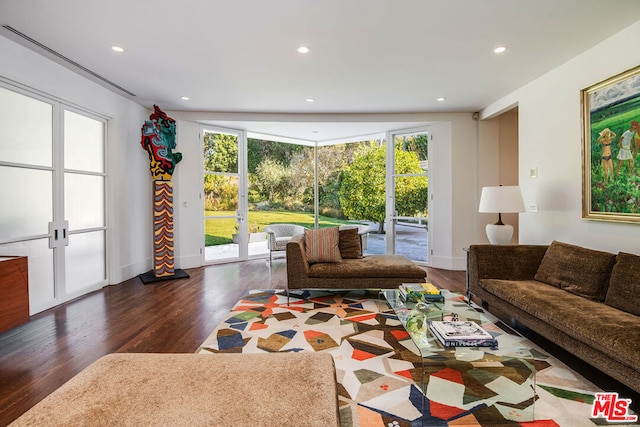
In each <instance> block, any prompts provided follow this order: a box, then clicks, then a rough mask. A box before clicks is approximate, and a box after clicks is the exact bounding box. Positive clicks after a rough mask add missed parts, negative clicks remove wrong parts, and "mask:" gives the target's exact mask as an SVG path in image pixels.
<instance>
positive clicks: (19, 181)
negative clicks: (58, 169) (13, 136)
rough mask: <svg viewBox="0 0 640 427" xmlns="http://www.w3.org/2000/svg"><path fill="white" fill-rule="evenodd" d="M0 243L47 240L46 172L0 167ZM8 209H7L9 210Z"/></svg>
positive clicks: (48, 201) (48, 196)
mask: <svg viewBox="0 0 640 427" xmlns="http://www.w3.org/2000/svg"><path fill="white" fill-rule="evenodd" d="M0 182H3V183H11V184H10V185H6V184H5V185H0V200H2V206H3V209H0V241H6V240H20V239H23V238H31V237H33V236H47V235H48V233H49V225H48V224H49V222H51V221H52V220H53V196H52V194H51V190H52V188H53V178H52V172H51V171H50V170H38V169H29V168H23V167H11V166H0ZM9 207H11V208H9Z"/></svg>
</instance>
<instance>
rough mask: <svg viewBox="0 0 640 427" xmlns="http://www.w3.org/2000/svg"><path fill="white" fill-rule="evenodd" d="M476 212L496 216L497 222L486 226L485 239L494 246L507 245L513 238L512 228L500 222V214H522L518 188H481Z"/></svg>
mask: <svg viewBox="0 0 640 427" xmlns="http://www.w3.org/2000/svg"><path fill="white" fill-rule="evenodd" d="M478 212H481V213H497V214H498V222H496V223H495V224H487V227H486V231H487V238H489V242H491V243H492V244H494V245H506V244H508V243H509V242H510V241H511V236H513V227H512V226H511V225H508V224H504V223H503V222H502V214H503V213H513V212H524V202H523V201H522V194H521V193H520V187H518V186H517V185H513V186H499V187H482V194H481V195H480V207H479V208H478Z"/></svg>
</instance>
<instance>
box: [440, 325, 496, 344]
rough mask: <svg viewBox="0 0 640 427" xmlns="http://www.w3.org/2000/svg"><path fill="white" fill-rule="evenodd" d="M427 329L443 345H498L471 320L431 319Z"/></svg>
mask: <svg viewBox="0 0 640 427" xmlns="http://www.w3.org/2000/svg"><path fill="white" fill-rule="evenodd" d="M429 329H430V330H431V332H432V333H433V335H434V336H435V337H436V338H438V341H440V343H441V344H442V345H443V346H445V347H497V346H498V340H496V339H495V338H494V337H493V336H491V334H489V333H488V332H487V331H485V330H484V329H482V327H480V326H479V325H478V324H477V323H475V322H471V321H446V320H443V321H432V322H429Z"/></svg>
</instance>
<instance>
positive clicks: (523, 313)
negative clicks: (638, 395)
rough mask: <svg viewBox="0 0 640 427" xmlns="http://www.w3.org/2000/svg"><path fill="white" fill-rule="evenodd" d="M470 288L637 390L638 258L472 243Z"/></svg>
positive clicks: (559, 246) (557, 245)
mask: <svg viewBox="0 0 640 427" xmlns="http://www.w3.org/2000/svg"><path fill="white" fill-rule="evenodd" d="M469 290H470V291H471V293H472V294H473V295H475V296H476V297H479V298H480V299H481V300H482V302H483V303H484V304H485V305H488V309H489V311H491V310H492V308H495V309H498V310H499V311H501V312H502V313H504V314H506V315H508V316H511V317H512V318H514V319H516V320H517V321H519V322H521V323H522V324H524V325H525V326H527V327H528V328H530V329H532V330H533V331H535V332H537V333H538V334H540V335H542V336H543V337H545V338H547V339H549V340H550V341H552V342H554V343H555V344H557V345H559V346H560V347H562V348H564V349H566V350H567V351H569V352H570V353H573V354H574V355H575V356H577V357H579V358H581V359H583V360H584V361H585V362H587V363H589V364H590V365H592V366H594V367H596V368H597V369H599V370H601V371H602V372H604V373H606V374H607V375H609V376H610V377H612V378H615V379H616V380H618V381H620V382H621V383H623V384H625V385H627V386H629V387H630V388H631V389H633V390H634V391H636V392H640V256H637V255H633V254H628V253H624V252H621V253H619V254H617V255H615V254H611V253H608V252H602V251H596V250H592V249H587V248H583V247H580V246H575V245H569V244H566V243H561V242H555V241H554V242H553V243H552V244H551V245H549V246H537V245H510V246H502V245H471V247H470V248H469Z"/></svg>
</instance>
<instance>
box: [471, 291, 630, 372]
mask: <svg viewBox="0 0 640 427" xmlns="http://www.w3.org/2000/svg"><path fill="white" fill-rule="evenodd" d="M481 286H482V287H483V288H484V289H485V290H487V292H489V293H491V294H493V295H495V296H496V297H498V298H500V299H502V300H503V301H506V302H508V303H510V304H511V305H513V306H514V307H516V308H518V309H520V310H523V311H525V312H527V313H529V314H530V315H532V316H534V317H537V318H538V319H540V320H542V321H544V322H546V323H547V329H549V330H550V331H553V330H558V331H560V332H562V333H563V334H565V335H568V336H570V337H572V338H573V339H576V340H578V341H580V342H582V343H584V344H586V345H588V346H589V347H591V348H593V349H596V350H598V351H600V352H602V353H604V354H606V355H607V356H609V357H610V358H612V359H615V360H616V361H618V362H620V363H621V364H623V365H625V366H631V367H633V366H639V365H640V317H638V316H634V315H632V314H630V313H626V312H624V311H621V310H618V309H616V308H613V307H609V306H608V305H606V304H604V303H602V302H597V301H587V300H585V299H584V298H582V297H580V296H578V295H573V294H570V293H568V292H566V291H563V290H561V289H558V288H555V287H552V286H549V285H547V284H545V283H542V282H537V281H535V280H518V281H511V280H496V279H483V280H481ZM537 332H541V331H537ZM552 335H555V334H552ZM556 344H558V345H560V346H563V343H562V342H561V341H558V342H556Z"/></svg>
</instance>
